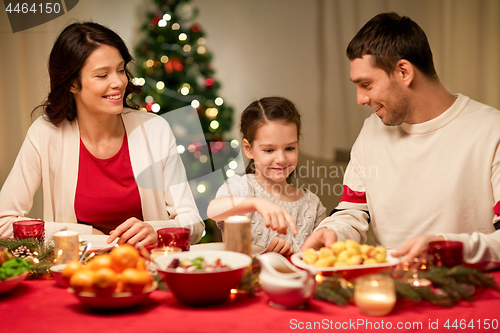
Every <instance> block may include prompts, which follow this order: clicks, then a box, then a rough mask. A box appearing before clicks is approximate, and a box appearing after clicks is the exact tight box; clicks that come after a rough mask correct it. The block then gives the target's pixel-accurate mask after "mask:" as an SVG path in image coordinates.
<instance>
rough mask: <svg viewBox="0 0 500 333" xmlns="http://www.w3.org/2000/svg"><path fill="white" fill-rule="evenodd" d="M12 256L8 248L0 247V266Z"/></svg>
mask: <svg viewBox="0 0 500 333" xmlns="http://www.w3.org/2000/svg"><path fill="white" fill-rule="evenodd" d="M13 257H14V256H13V255H12V254H11V253H10V252H9V250H8V249H6V248H4V247H0V266H2V265H3V264H4V263H5V262H7V261H9V260H10V259H12V258H13Z"/></svg>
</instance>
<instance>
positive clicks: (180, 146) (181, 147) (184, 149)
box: [177, 145, 186, 154]
mask: <svg viewBox="0 0 500 333" xmlns="http://www.w3.org/2000/svg"><path fill="white" fill-rule="evenodd" d="M185 151H186V148H185V147H184V146H183V145H178V146H177V152H178V153H179V154H184V152H185Z"/></svg>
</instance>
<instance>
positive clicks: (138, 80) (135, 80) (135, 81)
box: [132, 77, 146, 86]
mask: <svg viewBox="0 0 500 333" xmlns="http://www.w3.org/2000/svg"><path fill="white" fill-rule="evenodd" d="M132 83H133V84H134V85H136V86H143V85H144V84H145V83H146V80H144V79H143V78H142V77H134V78H133V79H132Z"/></svg>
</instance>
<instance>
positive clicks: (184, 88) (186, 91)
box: [181, 83, 191, 96]
mask: <svg viewBox="0 0 500 333" xmlns="http://www.w3.org/2000/svg"><path fill="white" fill-rule="evenodd" d="M190 89H191V85H190V84H189V83H184V84H183V85H182V88H181V94H183V95H184V96H186V95H187V94H189V90H190Z"/></svg>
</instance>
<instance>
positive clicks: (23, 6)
mask: <svg viewBox="0 0 500 333" xmlns="http://www.w3.org/2000/svg"><path fill="white" fill-rule="evenodd" d="M43 5H44V4H43V3H39V4H38V5H37V4H36V3H34V4H32V5H31V7H30V6H29V4H27V3H9V4H8V5H7V8H5V11H6V12H9V13H12V12H15V13H19V14H21V13H23V14H27V13H37V12H38V13H46V14H50V13H56V14H57V13H59V12H60V11H61V4H59V3H57V2H55V3H51V2H46V3H45V7H44V6H43Z"/></svg>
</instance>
